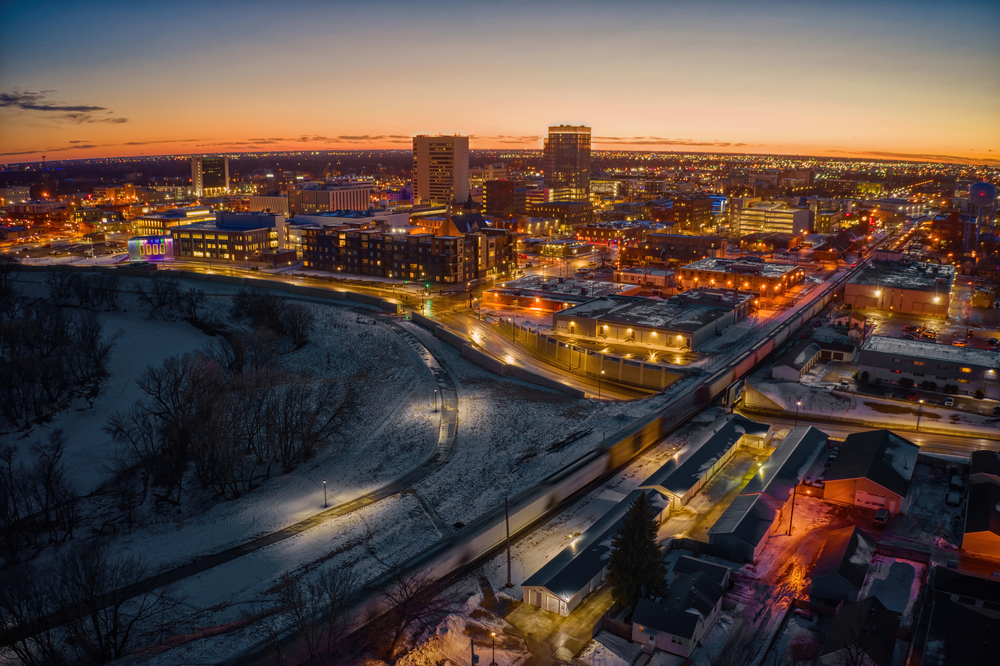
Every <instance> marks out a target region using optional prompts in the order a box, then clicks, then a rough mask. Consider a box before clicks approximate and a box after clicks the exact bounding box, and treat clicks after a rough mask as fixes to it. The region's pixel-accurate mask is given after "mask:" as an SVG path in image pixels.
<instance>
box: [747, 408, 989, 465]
mask: <svg viewBox="0 0 1000 666" xmlns="http://www.w3.org/2000/svg"><path fill="white" fill-rule="evenodd" d="M737 411H741V410H737ZM741 413H742V411H741ZM745 416H746V417H747V418H748V419H753V420H755V421H761V422H763V423H770V424H771V425H772V426H775V427H778V428H794V427H796V424H797V425H798V426H799V427H802V426H807V425H811V426H813V427H814V428H817V429H819V430H822V431H823V432H825V433H826V434H828V435H830V436H831V437H834V438H837V439H842V438H844V437H847V436H848V435H850V434H851V433H855V432H867V431H869V430H871V428H870V427H867V426H860V425H854V424H849V423H826V422H821V421H811V420H809V419H807V418H799V419H797V420H796V419H794V418H784V417H773V416H770V415H768V416H762V415H758V414H754V413H752V412H747V413H746V414H745ZM890 430H891V428H890ZM894 432H896V434H898V435H899V436H900V437H903V438H904V439H907V440H909V441H911V442H913V443H914V444H916V445H918V446H919V447H920V448H921V449H922V450H923V451H925V452H927V453H946V454H950V455H960V456H968V455H969V454H970V453H972V452H973V451H981V450H984V449H988V450H991V451H995V450H997V449H1000V442H997V441H995V440H990V439H983V438H982V437H961V436H958V435H938V434H928V433H922V432H911V431H908V430H900V431H894Z"/></svg>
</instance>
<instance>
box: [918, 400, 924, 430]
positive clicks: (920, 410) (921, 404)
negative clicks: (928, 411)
mask: <svg viewBox="0 0 1000 666" xmlns="http://www.w3.org/2000/svg"><path fill="white" fill-rule="evenodd" d="M923 413H924V401H923V400H921V401H920V404H919V405H917V430H920V417H921V416H922V415H923Z"/></svg>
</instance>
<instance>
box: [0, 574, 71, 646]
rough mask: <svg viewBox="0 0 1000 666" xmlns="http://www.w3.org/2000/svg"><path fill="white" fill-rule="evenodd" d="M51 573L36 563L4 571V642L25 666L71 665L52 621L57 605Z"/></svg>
mask: <svg viewBox="0 0 1000 666" xmlns="http://www.w3.org/2000/svg"><path fill="white" fill-rule="evenodd" d="M54 601H55V600H54V597H53V593H52V585H51V572H50V571H48V570H47V569H43V568H42V567H40V566H39V565H36V564H35V563H32V562H26V563H24V564H21V565H18V566H16V567H12V568H9V569H6V570H3V571H0V616H2V617H3V622H0V642H2V644H3V645H5V646H6V647H7V648H8V649H10V650H11V652H13V653H14V655H15V656H16V657H17V658H18V659H19V660H20V662H21V663H22V664H23V665H24V666H60V665H62V664H65V663H67V660H66V658H65V655H64V654H63V649H62V646H61V645H60V641H59V639H58V637H57V635H56V633H55V631H54V629H53V628H52V626H51V623H50V622H48V615H49V612H50V611H51V610H52V605H53V603H54Z"/></svg>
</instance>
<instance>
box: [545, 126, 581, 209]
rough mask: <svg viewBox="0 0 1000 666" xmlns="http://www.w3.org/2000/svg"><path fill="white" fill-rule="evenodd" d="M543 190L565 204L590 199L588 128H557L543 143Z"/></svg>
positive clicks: (551, 130) (552, 129) (552, 130)
mask: <svg viewBox="0 0 1000 666" xmlns="http://www.w3.org/2000/svg"><path fill="white" fill-rule="evenodd" d="M544 150H545V187H547V188H549V189H551V190H555V191H556V193H555V197H556V198H557V199H559V200H564V201H589V200H590V128H589V127H584V126H583V125H558V126H556V127H550V128H549V138H547V139H546V140H545V148H544Z"/></svg>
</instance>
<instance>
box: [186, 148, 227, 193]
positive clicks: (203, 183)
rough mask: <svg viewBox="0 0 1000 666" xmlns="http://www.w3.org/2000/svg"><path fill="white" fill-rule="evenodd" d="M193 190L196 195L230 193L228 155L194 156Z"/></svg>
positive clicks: (192, 165)
mask: <svg viewBox="0 0 1000 666" xmlns="http://www.w3.org/2000/svg"><path fill="white" fill-rule="evenodd" d="M191 190H192V191H193V193H194V195H195V196H196V197H204V196H213V195H219V194H228V193H229V158H228V157H201V156H198V157H192V158H191Z"/></svg>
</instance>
